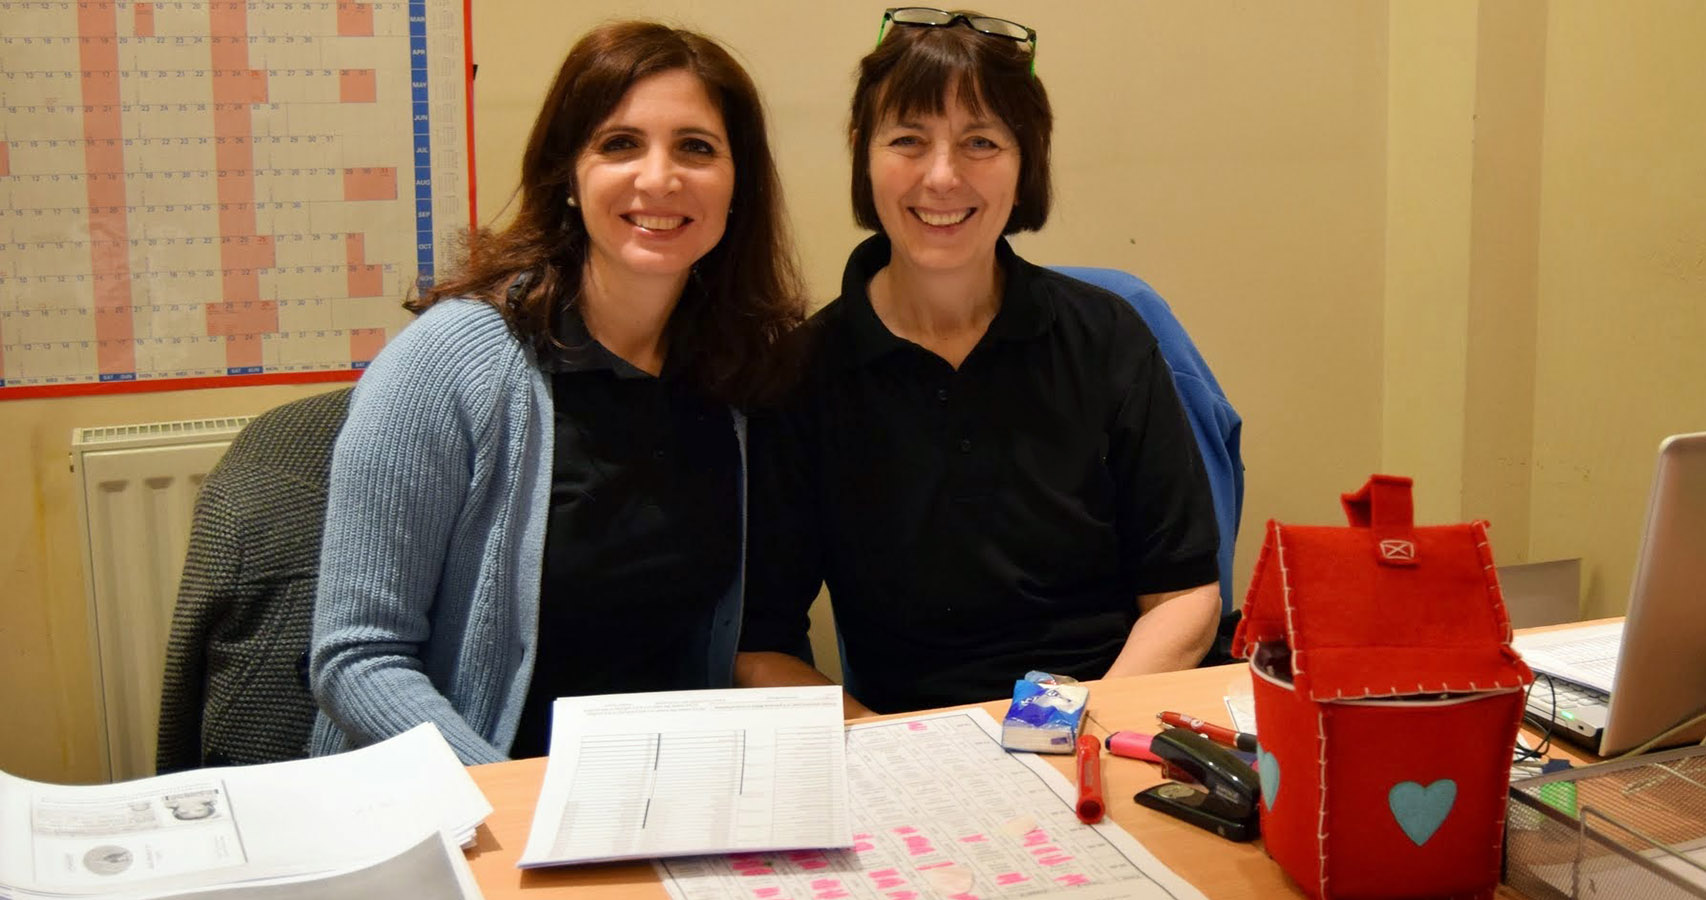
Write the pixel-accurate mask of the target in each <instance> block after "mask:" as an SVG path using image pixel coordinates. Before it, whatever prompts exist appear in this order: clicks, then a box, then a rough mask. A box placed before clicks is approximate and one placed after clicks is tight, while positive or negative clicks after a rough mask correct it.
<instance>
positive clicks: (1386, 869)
mask: <svg viewBox="0 0 1706 900" xmlns="http://www.w3.org/2000/svg"><path fill="white" fill-rule="evenodd" d="M1410 491H1411V482H1410V479H1408V478H1400V477H1395V476H1390V475H1375V476H1373V477H1372V478H1371V479H1370V480H1369V482H1368V484H1366V485H1364V486H1363V487H1362V489H1360V490H1359V491H1357V492H1356V493H1354V494H1346V495H1344V497H1343V498H1342V500H1343V502H1344V507H1345V513H1346V515H1347V516H1348V517H1349V518H1350V527H1348V528H1334V527H1318V526H1294V525H1282V524H1280V523H1278V522H1272V521H1270V522H1269V523H1268V530H1267V539H1266V541H1265V542H1264V543H1263V545H1262V553H1261V556H1260V558H1259V559H1258V560H1257V562H1256V571H1255V577H1254V578H1253V579H1252V581H1251V584H1250V593H1249V595H1248V596H1247V597H1246V598H1245V601H1244V618H1243V621H1242V623H1241V624H1240V625H1239V627H1238V632H1237V634H1236V635H1235V636H1234V638H1233V652H1234V653H1235V654H1237V655H1238V656H1241V657H1251V675H1252V681H1253V682H1254V685H1255V705H1256V730H1257V733H1258V734H1259V735H1260V741H1261V746H1260V748H1259V750H1258V752H1257V768H1258V769H1259V770H1260V773H1261V782H1262V801H1261V803H1260V809H1261V818H1262V836H1263V841H1264V842H1265V844H1266V847H1267V851H1268V855H1270V856H1272V857H1273V858H1274V860H1275V861H1277V862H1278V863H1279V864H1280V866H1281V867H1282V868H1284V869H1285V871H1286V873H1287V874H1288V875H1290V876H1291V878H1292V879H1293V880H1294V881H1296V882H1297V884H1298V885H1299V886H1300V887H1301V888H1302V889H1303V890H1304V891H1305V892H1306V893H1308V894H1309V895H1310V896H1312V897H1319V898H1329V897H1331V898H1362V897H1379V898H1387V897H1490V896H1491V895H1492V894H1493V891H1494V890H1495V889H1496V887H1497V885H1498V880H1499V851H1500V842H1501V841H1502V839H1503V833H1504V815H1505V791H1506V788H1507V785H1508V782H1509V778H1510V762H1511V750H1512V747H1513V745H1514V744H1515V741H1516V731H1517V726H1518V724H1519V723H1520V720H1521V716H1522V705H1523V690H1524V688H1525V687H1526V686H1527V685H1528V684H1529V683H1530V682H1531V681H1532V680H1533V678H1534V676H1533V674H1532V673H1531V672H1530V671H1529V669H1528V667H1527V666H1526V665H1525V664H1524V663H1523V662H1522V659H1521V658H1520V657H1519V656H1518V655H1517V654H1516V652H1515V651H1514V650H1512V649H1511V645H1510V638H1511V628H1510V619H1509V617H1508V616H1507V615H1506V613H1505V606H1504V601H1503V599H1502V597H1501V596H1500V593H1499V585H1498V576H1497V573H1496V572H1495V571H1494V568H1493V557H1492V551H1491V549H1490V548H1489V546H1488V544H1487V530H1486V523H1483V522H1472V523H1469V524H1461V525H1443V526H1430V527H1425V528H1417V527H1415V525H1414V524H1413V513H1412V510H1413V506H1412V502H1411V493H1410Z"/></svg>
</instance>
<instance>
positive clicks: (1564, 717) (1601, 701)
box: [1527, 676, 1611, 746]
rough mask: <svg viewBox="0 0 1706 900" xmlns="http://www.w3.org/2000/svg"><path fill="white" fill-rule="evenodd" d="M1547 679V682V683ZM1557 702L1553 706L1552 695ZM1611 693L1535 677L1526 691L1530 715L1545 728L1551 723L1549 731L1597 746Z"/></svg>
mask: <svg viewBox="0 0 1706 900" xmlns="http://www.w3.org/2000/svg"><path fill="white" fill-rule="evenodd" d="M1549 681H1550V683H1548V682H1549ZM1554 693H1556V696H1557V701H1556V706H1554V701H1553V695H1554ZM1610 702H1611V695H1610V694H1607V693H1604V692H1603V691H1597V690H1594V689H1593V688H1590V687H1586V686H1584V685H1579V684H1571V683H1569V682H1567V681H1559V680H1557V679H1550V680H1549V679H1547V678H1545V677H1544V676H1542V677H1540V678H1537V679H1535V681H1534V685H1533V686H1532V687H1531V688H1529V691H1528V709H1527V713H1528V716H1529V718H1530V719H1531V720H1532V721H1534V722H1535V723H1536V724H1538V725H1539V726H1540V727H1541V728H1545V727H1546V724H1547V723H1548V722H1550V723H1552V733H1553V734H1556V735H1560V736H1562V737H1566V738H1570V739H1573V740H1574V741H1575V742H1576V743H1584V744H1589V745H1590V746H1597V745H1598V743H1599V737H1600V734H1601V732H1602V731H1603V730H1604V728H1605V712H1606V707H1607V705H1608V704H1609V703H1610Z"/></svg>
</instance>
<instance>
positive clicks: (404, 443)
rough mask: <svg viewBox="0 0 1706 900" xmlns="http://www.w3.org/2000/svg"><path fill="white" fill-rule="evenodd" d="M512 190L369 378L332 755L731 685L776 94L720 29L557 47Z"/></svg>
mask: <svg viewBox="0 0 1706 900" xmlns="http://www.w3.org/2000/svg"><path fill="white" fill-rule="evenodd" d="M521 174H522V177H521V188H520V208H519V212H518V214H517V216H516V217H515V219H514V221H513V222H512V223H511V224H509V225H508V226H507V227H505V228H503V229H502V230H499V231H482V232H480V233H479V234H477V235H475V236H474V238H473V239H472V240H471V241H470V245H469V248H468V258H467V262H466V264H465V266H464V267H463V268H462V270H461V271H460V272H459V273H458V274H456V275H454V276H452V277H451V278H449V279H448V280H446V281H444V282H442V283H440V284H437V285H434V286H433V287H431V288H429V289H428V290H426V291H425V292H424V293H423V294H422V295H421V296H420V297H419V298H418V299H416V300H414V301H412V302H411V303H410V304H409V308H410V309H411V310H413V311H415V312H417V313H419V314H420V315H419V318H418V319H416V320H415V321H414V322H412V323H411V324H410V325H409V326H408V327H407V328H405V329H404V330H403V331H402V332H401V333H400V334H399V335H398V336H397V338H396V339H395V340H393V341H392V342H391V344H390V345H388V346H387V347H386V348H385V349H384V351H383V352H381V353H380V354H379V356H378V358H376V359H375V360H374V361H373V363H372V365H371V366H370V367H369V369H368V370H367V372H366V373H364V374H363V376H362V379H361V381H360V383H359V384H358V385H357V387H356V390H355V394H354V397H353V399H352V404H351V408H350V415H349V421H348V424H347V425H346V426H345V428H344V431H343V433H342V434H341V435H340V437H339V440H338V444H337V449H336V452H335V454H334V457H333V463H332V479H331V488H330V490H331V496H330V502H329V510H330V512H329V514H328V518H327V524H326V536H325V541H324V552H323V555H322V562H321V576H320V589H319V595H318V601H317V606H316V611H315V622H314V639H313V646H312V653H311V660H310V679H311V683H312V687H313V690H314V695H315V698H316V700H317V701H318V702H319V705H320V710H321V714H320V717H319V720H318V722H317V723H316V726H315V732H314V737H313V740H312V746H311V749H312V750H313V751H314V752H315V753H329V752H336V751H338V750H342V749H347V748H350V747H353V746H359V745H363V744H367V743H371V742H373V741H376V740H380V739H383V738H385V737H388V736H390V735H393V734H396V733H399V732H401V731H404V730H406V729H408V728H410V727H412V726H414V725H416V724H418V723H421V722H427V721H430V722H433V723H434V724H436V725H437V726H438V728H439V729H440V731H442V732H443V733H444V735H445V737H446V738H447V739H448V740H449V742H450V744H451V746H452V747H454V748H455V750H456V752H457V754H458V755H459V756H460V757H461V758H462V759H463V761H464V762H467V763H480V762H490V761H494V760H501V759H504V758H507V757H510V756H529V755H539V754H542V753H544V752H546V750H547V749H548V747H549V734H550V706H551V701H552V700H553V699H554V698H556V697H559V696H566V695H574V694H589V693H606V692H616V691H648V690H671V689H689V688H702V687H718V686H726V685H728V684H729V683H730V681H731V678H732V667H733V659H734V651H735V640H736V637H737V635H738V631H739V622H740V616H741V603H742V597H743V575H744V573H743V559H744V557H743V552H744V548H743V546H742V535H743V534H744V527H743V526H744V523H743V521H742V515H743V513H742V509H743V506H744V503H743V497H744V491H745V435H744V419H743V418H742V417H741V415H740V414H739V413H738V411H737V410H738V409H739V408H740V407H741V406H743V405H745V404H747V403H750V402H752V401H754V400H756V399H758V398H760V397H763V396H764V395H766V394H767V393H769V392H770V391H771V390H772V389H773V386H774V384H775V383H776V382H777V380H778V379H779V377H780V375H781V370H782V368H783V367H782V366H780V365H779V364H778V362H777V359H778V355H777V353H776V352H775V345H776V342H777V341H778V339H779V338H780V337H781V336H782V335H784V334H785V333H786V332H787V331H788V330H789V329H791V328H792V327H793V326H794V325H796V324H797V323H798V322H799V321H800V320H801V318H802V317H803V305H802V293H801V290H800V289H799V286H798V281H797V275H796V273H795V269H794V264H793V256H792V251H791V248H790V246H789V243H788V241H787V238H786V235H785V228H784V224H783V216H782V208H781V196H780V190H779V188H778V181H777V177H776V172H775V166H774V164H773V161H772V158H771V154H770V149H769V146H768V144H767V140H766V130H765V123H764V115H763V111H762V107H761V105H760V102H759V99H758V94H757V91H756V90H755V89H754V87H753V84H752V81H751V79H750V78H749V77H748V76H747V74H746V73H745V72H744V71H743V70H742V69H741V67H740V66H739V65H738V64H737V63H736V62H735V61H734V60H733V59H732V58H731V57H730V56H729V54H728V53H727V52H726V51H725V50H723V49H722V48H721V47H719V46H718V45H717V44H715V43H714V42H712V41H710V40H709V39H707V38H705V37H703V36H701V35H698V34H695V33H692V32H689V31H683V30H679V29H672V28H668V27H665V26H663V25H657V24H651V23H639V22H628V23H620V24H613V25H607V26H604V27H601V28H598V29H596V30H594V31H592V32H591V33H589V34H587V35H586V36H585V37H583V38H582V39H581V40H580V41H579V42H578V43H576V44H575V46H574V47H573V48H572V49H571V50H570V51H569V54H568V56H567V58H566V59H564V61H563V64H562V66H561V68H560V69H559V70H558V72H557V77H556V80H555V82H554V83H553V84H552V86H551V90H550V92H549V93H548V94H547V96H546V98H545V102H544V106H543V108H542V109H541V110H540V113H539V115H538V117H537V119H536V120H535V122H534V125H533V131H532V135H531V137H530V138H529V139H528V143H527V149H526V153H525V155H524V157H523V160H522V173H521Z"/></svg>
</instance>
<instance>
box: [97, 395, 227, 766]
mask: <svg viewBox="0 0 1706 900" xmlns="http://www.w3.org/2000/svg"><path fill="white" fill-rule="evenodd" d="M248 421H249V417H247V416H243V417H238V418H227V419H200V420H195V421H189V422H162V423H156V424H149V425H124V426H118V427H105V428H76V429H73V430H72V434H71V467H72V471H73V472H74V473H76V478H77V484H78V486H79V488H80V490H79V494H80V498H79V499H80V503H79V511H80V512H81V514H82V515H81V523H82V526H83V537H84V540H83V583H84V585H85V586H86V589H87V592H88V597H89V641H90V649H91V652H92V654H93V656H94V659H95V685H96V690H97V693H98V696H97V703H96V707H97V712H98V714H99V717H100V729H99V731H100V741H101V757H102V759H103V760H105V768H106V772H105V775H106V777H107V779H108V780H109V781H123V780H126V779H130V778H140V777H143V776H147V775H153V774H154V739H155V732H156V729H157V725H158V723H159V719H160V683H161V678H162V675H163V673H164V672H165V666H166V636H167V634H168V633H169V632H170V631H171V625H172V606H173V604H174V603H175V602H176V600H177V596H178V576H179V575H180V574H181V573H182V571H183V566H184V552H185V550H186V548H187V546H188V543H189V533H190V517H191V513H192V512H193V511H194V508H195V498H196V491H198V490H199V489H200V488H201V482H202V480H203V479H204V478H206V477H207V473H208V472H209V471H211V470H212V469H213V466H214V464H215V463H217V462H219V457H220V456H221V455H223V454H224V453H225V448H226V447H227V446H228V445H229V444H230V443H231V439H232V438H233V437H235V436H236V434H237V432H238V431H239V430H240V429H241V428H242V427H243V425H244V424H245V423H247V422H248Z"/></svg>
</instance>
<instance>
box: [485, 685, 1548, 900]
mask: <svg viewBox="0 0 1706 900" xmlns="http://www.w3.org/2000/svg"><path fill="white" fill-rule="evenodd" d="M1249 685H1250V676H1249V670H1248V669H1247V668H1246V666H1244V665H1243V664H1238V665H1230V666H1221V667H1218V668H1212V669H1191V670H1189V671H1185V672H1170V673H1167V674H1164V675H1146V676H1143V677H1139V678H1113V679H1108V680H1105V681H1099V682H1092V683H1091V687H1090V714H1091V717H1092V721H1091V724H1090V732H1091V733H1092V734H1095V735H1097V736H1099V737H1105V736H1106V735H1107V733H1108V732H1109V731H1119V730H1122V729H1130V730H1135V731H1155V730H1156V727H1155V713H1156V712H1158V711H1160V710H1162V709H1174V710H1178V711H1180V712H1190V713H1194V714H1197V715H1199V716H1201V717H1203V718H1204V719H1207V720H1209V721H1213V722H1218V723H1221V724H1230V721H1229V719H1228V717H1227V715H1226V706H1225V704H1224V703H1223V702H1222V698H1223V697H1225V696H1226V694H1228V693H1229V692H1230V691H1229V689H1233V688H1235V689H1237V690H1240V691H1243V692H1248V691H1249V689H1250V688H1249ZM983 707H984V709H986V710H988V711H989V713H990V715H992V716H994V717H995V718H996V720H997V721H999V720H1000V719H1001V717H1002V715H1004V714H1005V713H1006V711H1007V701H1006V700H1001V701H997V702H992V703H986V704H983ZM1045 758H1046V759H1048V760H1049V761H1050V762H1052V763H1053V764H1054V766H1055V768H1057V769H1059V770H1060V771H1061V772H1062V773H1064V774H1065V775H1066V776H1067V777H1068V778H1069V779H1072V778H1074V777H1075V774H1074V772H1073V770H1072V757H1070V756H1048V757H1045ZM1102 759H1103V763H1102V776H1103V779H1104V781H1105V782H1106V798H1107V803H1108V815H1109V816H1110V817H1111V818H1112V819H1113V820H1114V821H1115V822H1117V823H1119V825H1120V827H1122V828H1124V829H1125V830H1126V831H1127V832H1130V833H1131V835H1132V837H1134V838H1136V839H1137V840H1138V841H1139V842H1140V843H1142V844H1143V845H1144V846H1145V847H1148V848H1149V851H1150V852H1151V853H1154V854H1155V856H1156V858H1158V859H1160V860H1161V862H1162V863H1164V864H1166V865H1167V866H1169V867H1171V868H1172V869H1173V870H1174V871H1175V872H1178V873H1179V874H1180V875H1181V876H1183V877H1184V878H1185V879H1186V880H1187V881H1189V882H1191V883H1192V884H1194V885H1196V886H1197V888H1198V889H1199V890H1201V891H1202V892H1203V893H1204V894H1207V895H1208V896H1209V897H1213V898H1216V900H1221V898H1226V900H1243V898H1249V900H1258V898H1261V900H1266V898H1274V897H1302V896H1303V894H1302V892H1300V891H1299V890H1298V889H1297V888H1296V886H1295V885H1293V884H1292V883H1291V881H1290V880H1289V879H1287V878H1286V876H1285V873H1283V872H1282V871H1280V868H1279V866H1278V865H1276V864H1275V863H1274V862H1273V861H1272V860H1270V859H1268V856H1267V853H1266V852H1264V851H1263V850H1262V846H1261V844H1260V843H1259V842H1255V843H1249V844H1237V843H1233V842H1231V841H1227V840H1223V839H1221V838H1218V837H1216V836H1214V835H1212V834H1210V833H1208V832H1206V831H1203V830H1201V829H1199V828H1196V827H1193V826H1191V825H1186V824H1185V823H1183V822H1181V821H1179V820H1177V819H1174V818H1172V817H1170V816H1165V815H1162V814H1160V813H1158V812H1155V811H1153V810H1149V809H1145V808H1143V807H1140V806H1138V805H1137V804H1136V803H1133V802H1132V799H1131V797H1132V795H1133V794H1135V793H1137V792H1138V791H1140V790H1142V789H1143V788H1146V787H1149V786H1150V785H1153V784H1156V783H1159V782H1160V781H1161V780H1162V779H1161V775H1160V770H1159V769H1158V768H1157V767H1156V766H1154V765H1151V764H1149V763H1145V762H1142V761H1139V760H1135V759H1122V758H1120V757H1117V756H1112V755H1104V756H1103V758H1102ZM469 771H470V772H472V774H473V776H474V781H475V783H477V784H478V785H479V786H480V789H481V790H483V791H485V792H486V797H487V798H488V799H490V800H491V802H492V805H493V806H494V807H495V810H494V812H493V813H492V815H491V817H490V818H488V819H487V820H486V824H485V825H484V826H483V827H481V829H480V832H479V843H478V845H477V847H476V848H475V849H474V850H473V851H470V853H469V865H470V866H471V867H472V868H473V870H474V875H475V877H476V878H477V879H479V882H480V889H481V890H482V891H483V892H485V895H486V897H488V898H490V900H502V898H505V897H514V896H520V895H522V893H523V892H526V894H527V895H528V896H533V897H546V896H555V895H567V894H568V893H569V891H571V890H572V891H573V894H574V896H575V897H576V898H577V900H617V898H621V900H666V898H667V897H668V896H669V894H668V893H667V892H666V891H665V890H664V889H663V885H662V884H661V883H659V882H658V880H657V877H656V876H655V875H654V874H653V870H652V866H651V864H650V863H649V862H643V863H622V864H608V865H598V866H574V867H561V868H555V869H545V870H533V871H527V872H523V871H522V870H520V869H517V868H516V867H515V861H516V860H517V859H518V858H520V856H521V850H522V847H523V846H524V845H525V844H526V843H527V831H528V828H529V827H530V826H531V825H532V822H533V806H534V802H535V800H536V798H537V797H538V796H539V785H540V782H541V781H542V780H543V779H544V777H545V760H543V759H529V760H521V761H517V762H508V763H496V764H493V765H487V766H476V767H474V768H473V769H471V770H469ZM1500 896H1501V897H1510V898H1515V897H1518V896H1519V895H1518V894H1516V893H1514V892H1510V891H1509V890H1508V889H1503V888H1501V893H1500Z"/></svg>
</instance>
